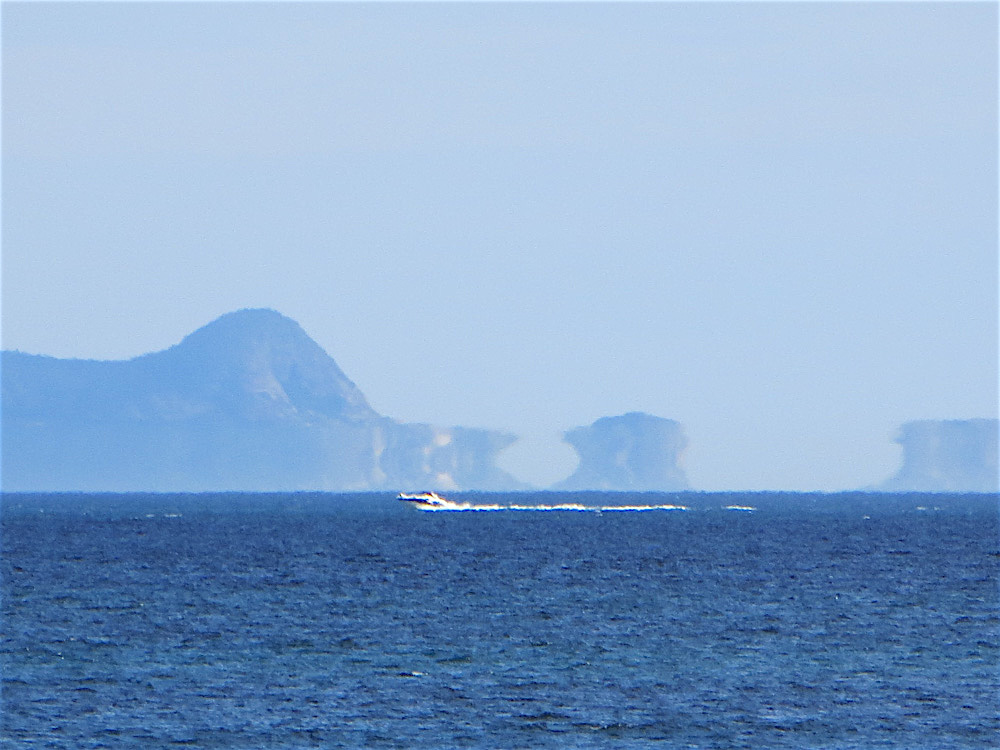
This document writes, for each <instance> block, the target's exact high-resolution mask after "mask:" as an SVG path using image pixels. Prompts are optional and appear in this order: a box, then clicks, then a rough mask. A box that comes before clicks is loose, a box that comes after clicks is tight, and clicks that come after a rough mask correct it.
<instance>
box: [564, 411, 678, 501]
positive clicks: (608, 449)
mask: <svg viewBox="0 0 1000 750" xmlns="http://www.w3.org/2000/svg"><path fill="white" fill-rule="evenodd" d="M564 440H565V441H566V442H567V443H569V444H570V445H571V446H573V448H575V449H576V452H577V453H578V454H579V456H580V465H579V466H578V467H577V470H576V471H575V472H574V473H573V474H572V475H571V476H570V477H568V478H567V479H565V480H564V481H562V482H560V483H558V484H557V485H555V487H553V489H558V490H633V491H657V490H659V491H673V490H685V489H687V488H688V481H687V477H686V476H685V475H684V470H683V469H682V468H681V467H680V465H679V461H680V457H681V453H682V452H683V450H684V448H685V447H686V445H687V440H686V438H685V437H684V431H683V429H682V427H681V425H680V424H679V423H678V422H675V421H673V420H672V419H663V418H662V417H655V416H653V415H651V414H644V413H641V412H630V413H628V414H623V415H621V416H617V417H602V418H601V419H598V420H597V421H596V422H594V423H593V424H592V425H590V426H588V427H577V428H575V429H573V430H570V431H568V432H567V433H566V434H565V436H564Z"/></svg>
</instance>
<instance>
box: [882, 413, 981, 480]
mask: <svg viewBox="0 0 1000 750" xmlns="http://www.w3.org/2000/svg"><path fill="white" fill-rule="evenodd" d="M998 435H1000V421H998V420H996V419H942V420H931V419H926V420H920V421H915V422H907V423H906V424H904V425H903V426H902V427H900V429H899V434H898V436H897V438H896V442H897V443H899V444H900V445H901V446H903V465H902V467H900V469H899V472H898V473H897V474H896V475H895V476H893V477H892V478H891V479H888V480H887V481H886V482H884V483H883V484H882V485H880V486H879V489H880V490H883V491H886V492H897V491H917V492H998V491H1000V478H998V477H1000V467H998V465H997V452H998V451H997V443H998V440H997V438H998Z"/></svg>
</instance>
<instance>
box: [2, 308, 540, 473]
mask: <svg viewBox="0 0 1000 750" xmlns="http://www.w3.org/2000/svg"><path fill="white" fill-rule="evenodd" d="M2 384H3V434H2V438H3V476H2V481H3V487H4V489H6V490H27V489H40V490H110V491H128V490H158V491H199V490H225V489H234V490H306V489H316V490H374V489H397V488H400V489H401V488H407V489H408V488H415V487H419V488H434V489H452V488H456V487H457V488H463V489H464V488H476V489H511V488H518V487H523V485H522V484H521V483H519V482H518V481H517V480H515V479H514V478H513V477H511V476H510V475H509V474H507V473H505V472H503V471H502V470H500V469H499V468H497V467H496V466H495V465H494V458H495V456H496V454H497V453H498V452H499V451H500V450H502V449H503V448H505V447H506V446H507V445H509V444H510V443H512V442H513V441H514V440H515V438H514V437H513V436H511V435H507V434H503V433H497V432H492V431H489V430H477V429H471V428H460V427H456V428H436V427H432V426H430V425H421V424H401V423H398V422H396V421H394V420H392V419H389V418H387V417H384V416H382V415H380V414H378V413H377V412H376V411H375V410H373V409H372V408H371V406H369V404H368V402H367V401H366V400H365V397H364V395H363V394H362V393H361V391H360V390H359V389H358V388H357V386H355V385H354V383H352V382H351V381H350V380H349V379H348V378H347V376H345V375H344V373H343V372H342V371H341V369H340V368H339V367H338V366H337V364H336V362H334V360H333V359H332V358H331V357H329V356H328V355H327V353H326V352H324V351H323V349H322V348H321V347H320V346H319V345H318V344H316V343H315V342H314V341H313V340H312V339H310V338H309V336H308V335H307V334H306V333H305V332H304V331H303V330H302V328H301V327H299V325H298V324H297V323H295V322H294V321H292V320H290V319H288V318H286V317H284V316H282V315H280V314H279V313H277V312H274V311H272V310H241V311H238V312H234V313H229V314H227V315H223V316H222V317H221V318H219V319H217V320H215V321H214V322H212V323H209V324H208V325H206V326H205V327H203V328H201V329H199V330H197V331H195V332H194V333H192V334H190V335H189V336H187V337H186V338H184V340H183V341H181V342H180V343H179V344H177V345H176V346H173V347H171V348H170V349H167V350H165V351H161V352H156V353H152V354H146V355H143V356H141V357H137V358H135V359H131V360H124V361H96V360H66V359H56V358H53V357H45V356H38V355H29V354H23V353H20V352H4V353H3V369H2Z"/></svg>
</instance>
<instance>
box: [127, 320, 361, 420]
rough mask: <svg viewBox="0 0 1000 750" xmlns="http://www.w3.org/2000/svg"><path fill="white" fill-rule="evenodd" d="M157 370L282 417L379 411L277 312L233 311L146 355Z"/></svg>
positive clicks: (243, 405) (259, 411)
mask: <svg viewBox="0 0 1000 750" xmlns="http://www.w3.org/2000/svg"><path fill="white" fill-rule="evenodd" d="M141 359H146V360H147V363H148V365H149V366H151V367H156V368H157V369H166V370H169V371H171V372H174V373H184V374H187V376H188V378H189V379H190V380H191V381H192V382H193V381H197V382H199V383H200V384H202V385H209V386H212V385H213V384H214V386H215V387H214V388H213V390H216V391H218V392H220V393H224V394H226V396H227V398H228V400H229V401H230V402H231V403H234V405H235V402H236V401H239V402H240V403H239V404H238V406H239V410H240V411H242V412H244V413H248V412H247V410H248V409H249V410H250V412H253V413H256V414H257V415H259V416H266V415H268V414H272V415H280V414H290V413H295V412H297V413H299V414H301V415H304V416H307V415H308V414H310V413H319V414H323V415H325V416H328V417H335V418H339V419H370V418H373V417H377V416H378V414H377V413H376V412H375V411H374V410H373V409H372V408H371V407H370V406H369V405H368V402H367V401H366V400H365V397H364V395H363V394H362V393H361V391H360V389H358V387H357V386H356V385H355V384H354V383H353V382H351V380H350V379H348V377H347V376H346V375H345V374H344V373H343V371H342V370H341V369H340V367H338V366H337V363H336V362H334V360H333V359H332V358H331V357H330V355H328V354H327V353H326V352H325V351H324V350H323V348H322V347H321V346H320V345H319V344H317V343H316V342H315V341H313V340H312V339H311V338H310V337H309V335H308V334H307V333H306V332H305V331H304V330H303V329H302V327H301V326H300V325H299V324H298V323H296V322H295V321H294V320H292V319H291V318H287V317H285V316H284V315H282V314H281V313H279V312H276V311H275V310H270V309H266V308H248V309H244V310H237V311H235V312H231V313H226V314H225V315H222V316H221V317H219V318H216V319H215V320H213V321H212V322H211V323H208V324H207V325H204V326H202V327H201V328H199V329H198V330H196V331H194V332H193V333H191V334H189V335H187V336H185V337H184V339H183V340H182V341H181V342H180V343H179V344H177V345H176V346H173V347H171V348H170V349H167V350H166V351H163V352H157V353H155V354H149V355H146V357H145V358H141Z"/></svg>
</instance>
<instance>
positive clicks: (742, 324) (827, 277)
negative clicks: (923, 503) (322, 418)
mask: <svg viewBox="0 0 1000 750" xmlns="http://www.w3.org/2000/svg"><path fill="white" fill-rule="evenodd" d="M997 7H998V6H997V4H995V3H940V4H939V3H912V4H911V3H863V2H859V3H832V4H827V3H724V2H718V3H669V2H665V3H656V2H652V3H584V4H575V3H547V4H546V3H440V4H432V3H419V2H414V3H404V4H395V3H275V4H271V3H239V2H229V3H217V4H216V3H197V2H193V3H157V4H152V3H124V4H115V3H66V4H63V3H15V2H4V3H3V5H2V16H0V22H2V41H3V46H2V57H3V59H2V62H3V72H2V104H3V110H2V157H3V158H2V201H3V205H2V256H0V261H2V262H0V272H2V276H0V279H2V282H0V286H2V319H0V322H2V330H0V336H2V344H3V348H5V349H19V350H21V351H25V352H31V353H37V354H47V355H52V356H57V357H82V358H92V359H123V358H129V357H134V356H137V355H139V354H143V353H146V352H150V351H157V350H161V349H165V348H167V347H169V346H171V345H173V344H175V343H177V342H178V341H180V339H181V338H182V337H183V336H185V335H186V334H188V333H190V332H191V331H193V330H195V329H196V328H198V327H200V326H202V325H204V324H206V323H208V322H210V321H211V320H213V319H214V318H216V317H218V316H219V315H221V314H223V313H226V312H229V311H232V310H236V309H240V308H245V307H269V308H273V309H275V310H278V311H279V312H281V313H283V314H285V315H287V316H289V317H291V318H293V319H295V320H296V321H298V322H299V323H300V324H301V325H302V327H303V328H304V329H305V331H306V332H307V333H308V334H309V335H310V336H311V337H312V338H313V339H315V340H316V341H317V342H318V343H319V344H320V345H321V346H322V347H323V348H324V349H325V350H326V351H327V352H328V353H329V354H330V355H331V356H332V357H333V358H334V359H335V360H336V361H337V363H338V364H339V365H340V367H341V368H342V369H343V370H344V372H345V373H346V374H347V375H348V377H350V378H351V379H352V380H353V381H354V382H355V383H356V384H357V385H358V386H359V387H360V388H361V390H362V391H363V392H364V393H365V395H366V396H367V397H368V399H369V401H370V403H371V404H372V406H373V407H374V408H375V409H376V410H378V411H379V412H381V413H383V414H386V415H388V416H391V417H394V418H396V419H399V420H401V421H408V422H429V423H433V424H439V425H464V426H470V427H484V428H491V429H501V430H507V431H510V432H514V433H516V434H519V435H521V436H523V439H522V440H521V442H519V443H518V444H516V445H515V446H514V447H513V448H511V449H509V451H508V453H506V454H505V455H504V456H502V457H501V463H502V464H503V465H504V466H505V467H506V468H508V469H509V470H511V471H512V472H514V473H515V474H517V475H518V476H520V477H521V478H523V479H526V480H528V481H531V482H533V483H535V484H539V485H546V484H549V483H551V482H554V481H556V480H558V479H561V478H563V477H565V476H566V475H568V474H569V473H570V472H571V471H572V469H573V466H574V460H575V459H574V457H573V453H572V450H571V449H570V448H569V447H568V446H566V445H565V444H563V443H561V441H560V436H561V434H562V432H563V431H565V430H568V429H571V428H573V427H576V426H579V425H586V424H590V423H591V422H593V421H594V420H596V419H598V418H599V417H602V416H611V415H617V414H622V413H625V412H629V411H644V412H648V413H651V414H655V415H657V416H661V417H667V418H670V419H675V420H677V421H679V422H681V423H682V424H683V425H684V429H685V433H686V435H687V438H688V442H689V447H688V449H687V451H686V452H685V455H684V457H683V461H684V464H683V465H684V468H685V470H686V472H687V475H688V478H689V480H690V483H691V485H692V486H693V487H694V488H697V489H704V490H761V489H781V490H823V491H833V490H839V489H853V488H859V487H866V486H870V485H873V484H876V483H878V482H881V481H882V480H884V479H886V478H888V477H889V476H891V475H892V474H893V473H894V472H895V471H896V469H897V468H898V466H899V464H900V459H901V455H900V450H901V449H900V447H899V446H898V445H895V444H894V443H893V442H892V441H893V438H894V436H895V433H896V430H897V429H898V426H899V425H900V424H901V423H903V422H906V421H909V420H915V419H964V418H973V417H996V416H997V402H998V366H997V363H998V303H997V296H998V273H997V268H998V241H997V238H998V209H997V206H998V195H997V184H998V169H997V143H998V141H997V138H998V130H997V114H998V101H997V99H998V97H997V91H998V84H997V70H998V52H997V28H998V19H997Z"/></svg>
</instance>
